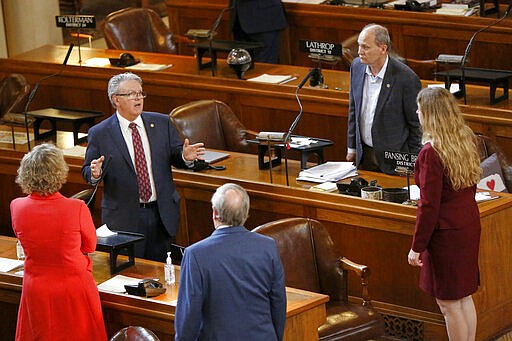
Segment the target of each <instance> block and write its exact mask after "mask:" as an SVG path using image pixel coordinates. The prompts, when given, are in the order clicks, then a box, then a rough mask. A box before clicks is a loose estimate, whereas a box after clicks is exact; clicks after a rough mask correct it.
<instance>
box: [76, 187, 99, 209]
mask: <svg viewBox="0 0 512 341" xmlns="http://www.w3.org/2000/svg"><path fill="white" fill-rule="evenodd" d="M93 195H94V197H93ZM71 198H75V199H80V200H82V201H83V202H85V203H86V204H88V205H87V206H88V207H89V211H90V212H91V216H92V215H93V214H94V203H95V202H96V193H95V192H94V189H92V188H87V189H84V190H83V191H80V192H78V193H75V194H73V195H72V196H71Z"/></svg>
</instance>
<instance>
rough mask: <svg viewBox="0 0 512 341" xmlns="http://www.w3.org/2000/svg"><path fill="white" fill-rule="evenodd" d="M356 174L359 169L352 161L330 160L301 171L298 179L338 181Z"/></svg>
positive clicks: (321, 181) (319, 181)
mask: <svg viewBox="0 0 512 341" xmlns="http://www.w3.org/2000/svg"><path fill="white" fill-rule="evenodd" d="M355 175H357V169H356V166H354V164H353V163H352V162H333V161H329V162H326V163H322V164H320V165H318V166H314V167H311V168H308V169H305V170H303V171H301V172H300V173H299V176H298V178H297V180H302V181H310V182H318V183H323V182H328V181H331V182H333V181H338V180H341V179H345V178H349V177H352V176H355Z"/></svg>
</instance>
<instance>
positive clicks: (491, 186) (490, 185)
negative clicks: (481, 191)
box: [486, 179, 495, 191]
mask: <svg viewBox="0 0 512 341" xmlns="http://www.w3.org/2000/svg"><path fill="white" fill-rule="evenodd" d="M486 185H487V187H489V189H490V190H491V191H494V185H495V183H494V179H492V180H490V181H487V183H486Z"/></svg>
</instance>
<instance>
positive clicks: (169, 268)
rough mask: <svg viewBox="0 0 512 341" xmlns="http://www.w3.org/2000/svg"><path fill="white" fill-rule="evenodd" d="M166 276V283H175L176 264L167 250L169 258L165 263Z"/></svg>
mask: <svg viewBox="0 0 512 341" xmlns="http://www.w3.org/2000/svg"><path fill="white" fill-rule="evenodd" d="M164 276H165V283H167V284H168V285H171V284H174V283H175V282H176V278H175V276H174V265H172V259H171V253H170V252H167V259H166V261H165V265H164Z"/></svg>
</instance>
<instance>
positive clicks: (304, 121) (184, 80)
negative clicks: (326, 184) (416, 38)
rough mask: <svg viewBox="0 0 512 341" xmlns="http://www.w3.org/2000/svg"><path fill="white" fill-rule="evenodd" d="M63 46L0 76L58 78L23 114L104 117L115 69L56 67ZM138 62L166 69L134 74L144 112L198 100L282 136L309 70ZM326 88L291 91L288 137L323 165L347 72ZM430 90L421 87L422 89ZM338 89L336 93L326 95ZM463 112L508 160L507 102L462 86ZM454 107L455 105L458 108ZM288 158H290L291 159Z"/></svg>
mask: <svg viewBox="0 0 512 341" xmlns="http://www.w3.org/2000/svg"><path fill="white" fill-rule="evenodd" d="M67 49H68V47H67V46H50V45H47V46H43V47H41V48H38V49H35V50H33V51H29V52H27V53H24V54H22V55H19V56H17V57H14V58H10V59H0V74H1V75H5V74H8V73H11V72H19V73H22V74H24V75H25V77H27V79H28V81H29V82H30V83H31V84H32V85H33V84H35V83H36V82H37V81H39V80H40V79H41V78H43V77H44V76H47V75H49V74H52V73H56V72H59V71H62V73H61V74H60V75H58V76H55V77H52V78H49V79H47V80H45V81H43V83H42V84H41V86H40V87H39V90H38V93H37V94H36V96H35V98H34V100H33V101H32V103H31V104H30V108H29V109H30V110H35V109H40V108H44V107H50V106H54V107H64V108H75V109H84V110H97V111H102V112H104V113H105V114H106V116H105V117H108V113H112V111H113V109H112V107H111V106H110V103H109V101H108V99H107V95H106V92H107V82H108V79H109V78H110V77H111V76H112V75H114V74H116V73H119V72H122V71H123V69H121V68H114V67H105V68H97V67H83V66H79V65H78V63H77V60H78V52H77V51H76V49H75V50H74V51H73V53H72V54H71V57H70V59H69V65H68V66H66V67H65V68H62V65H61V61H62V60H63V59H64V56H65V55H66V52H67ZM119 53H120V51H115V50H102V49H88V48H82V58H83V60H87V59H89V58H92V57H116V56H118V55H119ZM133 54H134V55H135V56H136V57H137V58H141V59H142V60H143V61H144V62H146V63H160V64H173V67H171V68H169V69H167V70H164V71H160V72H148V71H146V72H139V71H137V73H138V74H140V75H141V76H142V78H143V80H144V89H145V90H146V91H147V92H148V94H149V96H148V98H147V99H146V101H145V109H146V110H152V111H158V112H161V113H169V112H170V111H171V110H172V109H173V108H174V107H176V106H178V105H182V104H185V103H187V102H190V101H193V100H198V99H217V100H220V101H224V102H226V103H227V104H228V105H230V106H231V108H233V111H234V112H235V114H236V115H237V116H238V117H239V118H240V120H241V121H242V123H243V124H244V125H245V126H246V128H248V129H250V130H253V131H286V130H287V129H288V128H289V126H290V124H291V122H292V121H293V120H294V119H295V116H296V115H297V114H298V111H299V106H298V104H297V100H296V98H295V89H296V86H297V85H298V84H299V83H300V81H301V80H302V78H303V77H305V76H306V74H307V73H308V71H309V69H307V68H304V67H298V66H289V65H273V64H264V63H262V64H258V63H257V64H256V66H255V68H254V69H252V70H249V71H247V73H246V77H247V78H250V77H254V76H257V75H260V74H262V73H270V74H291V75H295V76H297V79H296V80H294V81H292V82H289V83H287V84H284V85H273V84H261V83H252V82H251V83H249V82H246V81H243V80H238V79H237V78H236V75H235V73H234V72H233V71H232V70H231V69H230V68H229V67H228V65H227V64H225V63H222V62H220V61H219V65H218V77H211V72H210V70H202V71H201V72H199V73H198V71H197V68H196V62H195V59H194V58H193V57H188V56H173V55H166V54H154V53H141V52H133ZM323 74H324V77H325V83H326V84H327V85H328V86H329V89H318V88H311V87H309V86H307V85H306V86H304V88H302V89H301V91H300V92H299V96H300V100H301V102H302V105H303V108H304V113H303V116H302V118H301V121H300V122H299V124H298V125H297V128H296V133H297V134H303V135H307V136H312V137H318V138H325V139H329V140H331V141H333V142H334V146H333V147H329V148H327V149H326V150H325V159H326V160H334V161H340V160H344V159H345V155H346V131H347V116H348V104H349V102H348V89H349V75H348V73H347V72H343V71H334V70H324V71H323ZM428 83H432V82H427V81H424V82H423V85H424V86H426V84H428ZM335 88H340V89H341V90H334V89H335ZM467 91H468V96H467V99H468V105H461V108H462V111H463V112H464V114H465V118H466V120H467V121H468V123H469V125H470V126H471V127H472V128H473V130H474V131H475V132H480V133H483V134H485V135H488V136H490V137H492V138H495V139H496V140H497V142H498V144H499V146H500V147H501V148H502V149H503V150H504V152H505V154H506V155H507V156H508V158H509V159H510V160H512V113H511V108H512V104H511V100H510V99H509V100H506V101H502V102H500V103H498V104H496V105H493V106H489V105H488V103H489V89H488V87H480V86H468V87H467ZM459 103H462V100H461V101H460V102H459ZM291 157H292V158H297V157H298V154H295V155H294V153H291Z"/></svg>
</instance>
